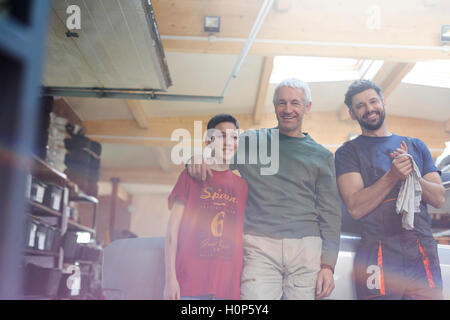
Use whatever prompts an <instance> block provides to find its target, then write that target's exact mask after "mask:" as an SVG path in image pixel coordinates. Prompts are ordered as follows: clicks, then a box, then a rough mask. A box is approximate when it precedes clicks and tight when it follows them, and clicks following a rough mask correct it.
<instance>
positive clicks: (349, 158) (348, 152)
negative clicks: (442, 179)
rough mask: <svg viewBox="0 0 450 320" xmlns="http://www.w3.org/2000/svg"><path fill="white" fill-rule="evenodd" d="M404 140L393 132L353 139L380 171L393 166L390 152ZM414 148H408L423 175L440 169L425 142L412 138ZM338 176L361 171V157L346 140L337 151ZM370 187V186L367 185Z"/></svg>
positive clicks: (384, 171)
mask: <svg viewBox="0 0 450 320" xmlns="http://www.w3.org/2000/svg"><path fill="white" fill-rule="evenodd" d="M402 141H405V143H406V142H407V139H406V137H404V136H398V135H396V134H392V135H391V136H388V137H368V136H362V135H360V136H359V137H357V138H356V139H354V140H353V142H354V143H356V144H357V145H358V146H359V149H360V151H361V152H363V153H364V154H365V155H366V157H367V159H368V160H369V161H370V162H371V163H372V166H374V167H375V168H377V169H378V170H379V171H380V172H382V173H386V172H387V171H388V170H389V169H390V168H391V163H392V159H391V157H390V155H389V154H390V153H391V152H393V151H395V150H396V149H397V148H400V144H401V143H402ZM410 141H411V143H412V145H413V150H408V153H409V154H411V155H412V156H413V158H414V162H415V163H416V165H417V167H418V168H419V170H420V173H421V174H422V176H424V175H426V174H427V173H430V172H438V173H439V174H440V171H439V170H438V168H436V166H435V165H434V162H433V158H432V157H431V154H430V151H429V150H428V148H427V146H426V145H425V143H423V141H422V140H420V139H417V138H410ZM335 164H336V178H338V177H339V176H340V175H342V174H344V173H347V172H361V169H360V159H359V157H355V151H354V149H353V147H352V146H351V145H350V143H349V142H346V143H345V144H344V145H343V146H341V147H340V148H339V149H338V150H337V151H336V156H335ZM365 187H368V186H365Z"/></svg>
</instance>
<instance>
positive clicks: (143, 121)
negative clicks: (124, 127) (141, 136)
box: [125, 100, 148, 129]
mask: <svg viewBox="0 0 450 320" xmlns="http://www.w3.org/2000/svg"><path fill="white" fill-rule="evenodd" d="M125 103H126V104H127V106H128V109H130V111H131V113H132V114H133V118H134V120H135V121H136V124H137V126H138V127H139V128H141V129H148V118H147V114H146V113H145V110H144V107H143V106H142V104H141V101H140V100H125Z"/></svg>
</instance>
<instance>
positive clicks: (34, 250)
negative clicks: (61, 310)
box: [23, 157, 101, 299]
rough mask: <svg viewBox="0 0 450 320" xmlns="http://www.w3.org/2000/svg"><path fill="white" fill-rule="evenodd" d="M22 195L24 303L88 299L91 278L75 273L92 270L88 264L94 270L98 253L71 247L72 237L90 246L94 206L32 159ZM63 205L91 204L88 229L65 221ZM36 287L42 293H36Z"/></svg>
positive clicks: (90, 199)
mask: <svg viewBox="0 0 450 320" xmlns="http://www.w3.org/2000/svg"><path fill="white" fill-rule="evenodd" d="M26 195H27V198H28V210H27V212H28V214H27V223H26V239H25V248H24V258H25V263H24V265H23V268H24V272H25V292H24V293H25V296H24V298H31V299H35V298H44V299H45V298H50V299H54V298H77V299H81V298H83V297H84V295H85V294H89V293H90V280H92V279H93V276H92V274H93V272H86V268H85V267H83V268H84V271H83V272H82V273H81V272H77V270H79V269H80V264H85V265H88V267H87V269H88V270H91V269H93V265H94V264H99V263H100V262H99V261H100V259H99V257H100V255H101V248H99V253H97V252H91V251H89V249H84V248H83V247H84V246H85V245H80V244H78V243H77V237H78V232H84V233H86V232H87V233H89V234H90V237H89V238H90V239H91V241H92V242H93V243H95V219H96V210H97V204H98V200H97V199H96V198H94V197H92V196H87V195H86V194H84V192H82V191H80V190H79V189H78V187H77V186H76V185H75V184H74V183H72V182H71V181H69V180H68V178H67V176H66V175H65V174H64V173H61V172H59V171H58V170H56V169H54V168H53V167H51V166H50V165H48V164H47V163H46V162H45V161H43V160H41V159H40V158H38V157H33V165H32V170H31V173H30V176H29V177H28V186H27V191H26ZM69 201H70V202H71V203H76V202H79V201H83V202H86V201H87V202H89V203H92V204H93V219H92V225H91V226H85V225H82V224H80V223H79V222H78V221H76V220H72V219H69V215H70V211H71V209H70V207H69ZM70 246H72V248H71V247H70ZM74 250H75V251H74ZM94 253H96V254H97V256H95V255H94ZM86 257H87V259H86ZM50 260H51V262H49V261H50ZM38 277H39V278H38ZM68 278H70V281H68V280H67V279H68ZM91 278H92V279H91ZM77 282H79V285H78V286H79V287H80V288H79V290H73V288H75V289H76V288H77ZM39 283H40V284H41V288H42V290H39V289H38V288H39ZM69 284H70V285H71V286H72V285H73V284H74V287H72V288H65V287H67V286H68V285H69ZM65 289H67V290H65ZM61 292H62V294H60V293H61ZM67 292H70V295H69V296H67V295H66V293H67Z"/></svg>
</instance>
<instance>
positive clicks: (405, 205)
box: [395, 153, 422, 230]
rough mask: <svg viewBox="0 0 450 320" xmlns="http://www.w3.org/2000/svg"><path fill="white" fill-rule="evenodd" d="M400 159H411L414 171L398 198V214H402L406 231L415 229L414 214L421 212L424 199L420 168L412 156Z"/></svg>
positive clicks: (402, 155)
mask: <svg viewBox="0 0 450 320" xmlns="http://www.w3.org/2000/svg"><path fill="white" fill-rule="evenodd" d="M400 157H410V158H411V160H412V163H413V171H412V172H411V173H410V174H409V175H408V177H407V178H406V180H404V181H403V183H402V186H401V187H400V192H399V193H398V197H397V204H396V210H397V213H398V214H402V216H403V217H402V227H403V228H404V229H406V230H413V229H414V212H419V211H420V201H421V199H422V187H421V186H420V182H419V180H420V178H421V177H422V175H421V174H420V171H419V168H418V167H417V165H416V163H415V162H414V158H413V157H412V156H411V155H410V154H407V153H405V154H401V155H399V156H397V157H396V158H395V159H397V158H400Z"/></svg>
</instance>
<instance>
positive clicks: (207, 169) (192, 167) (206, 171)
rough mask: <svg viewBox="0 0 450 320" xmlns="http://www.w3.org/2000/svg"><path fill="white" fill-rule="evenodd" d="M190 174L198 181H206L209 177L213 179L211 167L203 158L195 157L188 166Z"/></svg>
mask: <svg viewBox="0 0 450 320" xmlns="http://www.w3.org/2000/svg"><path fill="white" fill-rule="evenodd" d="M187 171H188V174H189V175H190V176H191V177H192V178H194V179H195V180H198V181H205V180H206V179H207V178H208V176H209V177H212V176H213V173H212V170H211V166H210V165H209V164H207V163H206V161H205V160H204V159H203V156H201V155H199V156H193V157H192V158H191V159H190V160H189V162H188V164H187Z"/></svg>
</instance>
